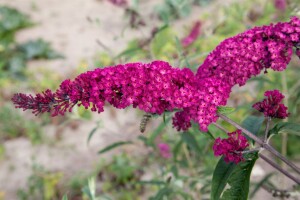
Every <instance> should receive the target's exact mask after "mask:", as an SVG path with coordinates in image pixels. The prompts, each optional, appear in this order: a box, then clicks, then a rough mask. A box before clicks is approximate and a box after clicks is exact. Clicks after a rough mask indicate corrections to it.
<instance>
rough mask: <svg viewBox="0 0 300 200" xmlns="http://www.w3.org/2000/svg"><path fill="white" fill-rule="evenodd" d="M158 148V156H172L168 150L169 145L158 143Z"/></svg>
mask: <svg viewBox="0 0 300 200" xmlns="http://www.w3.org/2000/svg"><path fill="white" fill-rule="evenodd" d="M157 147H158V149H159V153H160V156H161V157H163V158H171V157H172V153H171V150H170V146H169V145H168V144H166V143H160V144H158V145H157Z"/></svg>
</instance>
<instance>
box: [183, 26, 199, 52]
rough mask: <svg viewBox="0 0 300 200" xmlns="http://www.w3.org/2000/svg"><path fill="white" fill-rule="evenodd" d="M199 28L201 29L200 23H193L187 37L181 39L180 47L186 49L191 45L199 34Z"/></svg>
mask: <svg viewBox="0 0 300 200" xmlns="http://www.w3.org/2000/svg"><path fill="white" fill-rule="evenodd" d="M200 28H201V22H200V21H197V22H195V24H194V26H193V27H192V29H191V31H190V33H189V34H188V36H186V37H185V38H183V39H182V40H181V45H182V46H183V47H187V46H189V45H191V44H192V43H194V42H195V40H197V38H198V37H199V35H200V33H201V32H200Z"/></svg>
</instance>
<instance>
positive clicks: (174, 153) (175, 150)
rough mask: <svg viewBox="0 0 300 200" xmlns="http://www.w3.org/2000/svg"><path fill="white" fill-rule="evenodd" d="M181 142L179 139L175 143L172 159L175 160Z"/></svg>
mask: <svg viewBox="0 0 300 200" xmlns="http://www.w3.org/2000/svg"><path fill="white" fill-rule="evenodd" d="M182 144H183V141H182V140H179V142H178V143H177V144H176V145H175V147H174V149H173V158H174V160H177V156H178V155H179V153H180V149H181V146H182Z"/></svg>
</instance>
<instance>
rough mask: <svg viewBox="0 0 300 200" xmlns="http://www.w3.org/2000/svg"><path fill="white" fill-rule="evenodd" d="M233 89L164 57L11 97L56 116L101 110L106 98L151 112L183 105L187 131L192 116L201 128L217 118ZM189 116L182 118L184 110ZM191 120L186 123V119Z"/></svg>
mask: <svg viewBox="0 0 300 200" xmlns="http://www.w3.org/2000/svg"><path fill="white" fill-rule="evenodd" d="M228 90H229V88H228V87H227V86H226V85H223V84H222V82H221V81H218V80H213V79H202V80H200V81H199V80H197V79H196V77H195V76H194V74H193V72H192V71H191V70H190V69H187V68H184V69H179V68H172V67H171V66H170V65H169V64H168V63H166V62H163V61H154V62H152V63H149V64H142V63H129V64H125V65H117V66H114V67H106V68H104V69H100V68H98V69H95V70H94V71H89V72H86V73H83V74H81V75H79V76H78V77H77V78H76V79H75V80H74V81H70V80H65V81H64V82H62V84H61V85H60V88H59V89H58V90H57V91H56V92H51V91H50V90H47V91H45V92H43V93H42V94H37V95H36V96H35V97H33V96H32V95H24V94H16V95H15V96H14V97H13V99H12V100H13V102H14V104H15V105H16V107H18V108H23V109H24V110H27V109H32V110H33V113H35V114H38V113H42V112H51V113H52V116H56V115H58V114H61V115H63V114H64V113H65V112H66V111H72V107H73V106H74V105H76V104H77V105H79V106H80V105H82V106H84V107H85V108H86V109H88V108H91V110H92V111H98V112H99V113H100V112H102V111H103V107H104V103H105V101H107V102H109V103H110V104H111V105H113V106H114V107H116V108H119V109H122V108H126V107H128V106H130V105H132V106H133V107H134V108H136V107H137V108H139V109H141V110H144V111H145V112H147V113H156V114H162V113H163V112H165V111H173V110H175V109H179V110H180V111H179V114H175V117H174V126H176V127H177V129H178V130H181V129H183V130H186V129H187V128H189V126H182V123H190V120H194V121H196V122H198V123H199V124H200V125H201V128H202V129H203V130H206V129H207V126H208V125H209V124H210V123H211V121H213V120H216V119H215V118H216V116H215V114H214V113H215V112H216V108H217V106H219V105H225V104H226V99H227V98H228V94H229V91H228ZM181 110H182V111H185V113H186V114H187V116H186V117H187V118H185V119H184V120H181V119H180V117H181V114H180V113H181V112H182V111H181ZM187 121H188V122H187Z"/></svg>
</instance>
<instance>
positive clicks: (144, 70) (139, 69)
mask: <svg viewBox="0 0 300 200" xmlns="http://www.w3.org/2000/svg"><path fill="white" fill-rule="evenodd" d="M299 43H300V20H299V19H298V18H296V17H293V18H292V19H291V21H290V22H285V23H277V24H275V25H272V24H271V25H270V26H263V27H255V28H253V29H250V30H248V31H246V32H244V33H241V34H239V35H237V36H234V37H232V38H229V39H226V40H225V41H223V42H222V43H221V44H220V45H219V46H217V47H216V49H215V50H214V51H212V52H211V53H210V54H209V55H208V57H207V58H206V59H205V61H204V63H203V64H202V65H201V66H200V67H199V69H198V71H197V74H196V75H195V74H194V73H193V72H192V71H191V70H190V69H187V68H184V69H179V68H173V67H172V66H170V65H169V63H167V62H164V61H154V62H151V63H128V64H124V65H116V66H110V67H106V68H103V69H100V68H98V69H95V70H93V71H88V72H86V73H83V74H81V75H79V76H78V77H77V78H75V80H73V81H71V80H65V81H64V82H62V83H61V85H60V88H59V89H57V90H56V91H50V90H46V91H44V92H42V93H40V94H37V95H35V96H32V95H26V94H20V93H19V94H15V95H14V97H13V98H12V101H13V103H14V104H15V105H16V107H17V108H22V109H23V110H27V109H31V110H33V113H34V114H39V113H44V112H50V113H51V114H52V116H56V115H58V114H61V115H63V114H64V113H65V112H66V111H72V108H73V106H75V105H78V106H81V105H82V106H84V107H85V108H86V109H88V108H90V109H91V110H92V111H98V112H99V113H100V112H103V107H104V103H105V102H109V103H110V104H111V105H113V106H114V107H116V108H119V109H123V108H126V107H128V106H130V105H132V106H133V107H134V108H139V109H141V110H143V111H145V112H147V113H156V114H162V113H163V112H165V111H174V110H175V109H176V110H179V111H178V112H176V113H175V115H174V117H173V125H174V127H175V128H176V129H177V130H179V131H180V130H187V129H188V128H189V127H190V126H191V123H190V122H191V120H192V121H195V122H196V123H198V124H199V126H200V129H201V130H202V131H207V127H208V125H209V124H211V123H212V122H215V121H216V120H217V118H218V117H217V114H216V112H217V107H218V106H222V105H226V102H227V99H228V98H229V95H230V92H231V88H232V87H233V86H234V85H235V84H239V85H244V84H245V82H246V81H247V80H248V79H249V78H250V77H251V76H256V75H258V74H259V73H260V71H261V70H263V69H268V68H272V69H274V70H277V71H281V70H284V69H285V68H286V65H287V64H288V63H289V61H290V59H291V54H292V52H293V49H292V48H293V47H298V46H299ZM297 45H298V46H297Z"/></svg>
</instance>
